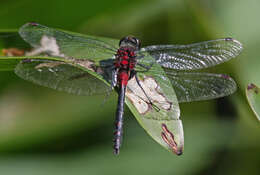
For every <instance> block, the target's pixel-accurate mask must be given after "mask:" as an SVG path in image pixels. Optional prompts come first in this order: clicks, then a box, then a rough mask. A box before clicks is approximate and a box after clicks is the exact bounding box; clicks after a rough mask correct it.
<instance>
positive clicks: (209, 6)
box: [0, 0, 260, 175]
mask: <svg viewBox="0 0 260 175" xmlns="http://www.w3.org/2000/svg"><path fill="white" fill-rule="evenodd" d="M259 7H260V1H259V0H247V1H244V0H228V1H227V0H215V1H213V0H211V1H210V0H113V1H108V0H96V1H87V0H74V1H64V0H44V1H42V0H39V1H33V0H2V1H1V2H0V30H2V29H3V30H4V29H17V28H19V27H20V26H21V25H23V24H24V23H26V22H30V21H35V22H38V23H41V24H43V25H47V26H50V27H56V28H62V29H65V30H70V31H74V32H80V33H86V34H91V35H100V36H106V37H114V38H121V37H123V36H125V35H129V34H131V35H135V36H136V37H138V38H140V39H141V41H142V43H143V45H151V44H169V43H172V44H188V43H192V42H199V41H204V40H210V39H217V38H223V37H233V38H236V39H237V40H239V41H240V42H242V43H243V45H244V50H243V52H242V54H241V55H240V56H239V57H237V58H235V59H233V60H232V61H229V62H228V63H225V64H223V65H219V66H216V67H214V68H211V69H209V70H207V71H208V72H217V73H228V74H230V75H231V76H232V77H233V78H234V79H235V80H236V82H237V83H238V91H237V92H236V93H235V94H233V95H232V96H229V97H225V98H221V99H218V100H211V101H204V102H196V103H195V102H194V103H186V104H181V105H180V107H181V119H182V121H183V125H184V134H185V149H184V154H183V155H182V156H180V157H177V156H175V155H173V154H172V153H170V152H168V151H167V150H165V149H163V148H162V147H161V146H160V145H158V144H157V143H156V142H155V141H153V140H152V139H151V138H150V137H149V136H148V135H147V134H146V133H145V131H144V130H143V129H142V128H141V127H140V126H139V125H138V123H137V121H136V120H135V118H134V117H133V116H132V114H131V113H130V112H129V110H128V109H126V113H125V125H124V126H125V132H124V143H123V147H122V149H121V154H120V155H119V156H118V157H116V156H114V155H113V154H112V132H113V129H114V128H113V127H114V125H113V123H114V115H115V108H116V94H115V93H114V94H112V96H111V97H110V98H109V99H108V101H107V102H106V103H105V104H104V105H102V103H103V101H104V96H90V97H89V96H87V97H86V96H73V95H68V94H66V93H62V92H57V91H54V90H51V89H48V88H44V87H40V86H37V85H34V84H31V83H29V82H26V81H24V80H21V79H19V78H18V77H17V76H16V75H15V74H14V73H13V72H0V174H3V175H13V174H19V175H23V174H24V175H30V174H32V175H43V174H44V175H45V174H50V175H52V174H53V175H56V174H64V175H66V174H76V175H80V174H124V175H127V174H142V175H146V174H178V175H181V174H195V175H196V174H200V175H204V174H205V175H206V174H222V175H223V174H229V175H232V174H234V175H235V174H236V175H240V174H241V175H242V174H250V175H252V174H256V175H259V174H260V166H259V165H260V149H259V147H260V127H259V122H258V121H257V119H256V118H255V116H254V115H253V112H252V111H251V110H250V108H249V105H248V103H247V101H246V98H245V92H244V91H245V87H246V85H247V84H248V83H251V82H253V83H255V84H256V85H260V77H259V75H260V69H259V68H260V58H259V57H260V52H259V45H260V23H259V15H260V11H259Z"/></svg>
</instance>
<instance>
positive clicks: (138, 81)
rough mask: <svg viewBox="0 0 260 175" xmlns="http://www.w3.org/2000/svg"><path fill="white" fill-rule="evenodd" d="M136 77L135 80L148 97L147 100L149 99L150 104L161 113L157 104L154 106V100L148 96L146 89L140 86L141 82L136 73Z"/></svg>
mask: <svg viewBox="0 0 260 175" xmlns="http://www.w3.org/2000/svg"><path fill="white" fill-rule="evenodd" d="M134 76H135V80H136V82H137V84H138V86H139V87H140V88H141V90H142V91H143V93H144V95H145V96H146V98H147V99H148V101H149V104H150V105H152V107H153V108H154V109H155V110H156V111H157V112H159V111H160V108H159V107H158V106H156V105H155V104H153V102H152V100H151V99H150V97H149V96H148V95H147V94H146V92H145V90H144V88H143V87H142V85H141V84H140V80H139V79H138V77H137V76H136V72H134Z"/></svg>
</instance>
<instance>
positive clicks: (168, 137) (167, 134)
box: [161, 123, 182, 156]
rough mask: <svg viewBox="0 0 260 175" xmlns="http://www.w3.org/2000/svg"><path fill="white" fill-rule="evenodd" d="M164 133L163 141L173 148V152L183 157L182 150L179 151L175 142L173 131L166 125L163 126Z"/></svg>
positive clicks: (162, 134)
mask: <svg viewBox="0 0 260 175" xmlns="http://www.w3.org/2000/svg"><path fill="white" fill-rule="evenodd" d="M162 130H163V131H162V132H161V136H162V139H163V141H164V142H165V143H166V144H167V145H168V146H169V147H170V148H171V150H172V152H173V153H175V154H176V155H178V156H180V155H182V149H179V150H178V146H177V143H176V142H175V140H174V135H173V133H172V132H171V131H169V130H168V128H167V126H166V124H164V123H163V124H162Z"/></svg>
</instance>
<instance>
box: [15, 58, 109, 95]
mask: <svg viewBox="0 0 260 175" xmlns="http://www.w3.org/2000/svg"><path fill="white" fill-rule="evenodd" d="M15 73H16V74H17V75H18V76H19V77H21V78H23V79H25V80H28V81H31V82H33V83H36V84H38V85H41V86H45V87H49V88H52V89H55V90H59V91H64V92H68V93H71V94H76V95H93V94H103V93H105V92H107V91H108V90H109V88H110V87H109V86H107V85H106V84H105V83H104V82H102V81H101V80H99V79H98V78H95V77H94V76H93V75H91V74H89V73H87V72H86V71H84V70H81V69H80V68H78V67H75V66H73V65H70V64H66V63H64V62H60V61H49V60H30V61H22V62H21V63H19V64H18V65H17V66H16V68H15Z"/></svg>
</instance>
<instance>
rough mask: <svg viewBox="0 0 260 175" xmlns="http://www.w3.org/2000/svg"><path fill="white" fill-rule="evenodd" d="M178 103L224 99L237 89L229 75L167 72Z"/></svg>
mask: <svg viewBox="0 0 260 175" xmlns="http://www.w3.org/2000/svg"><path fill="white" fill-rule="evenodd" d="M166 75H167V77H168V78H169V79H170V81H171V84H172V86H173V88H174V90H175V93H176V95H177V99H178V101H179V102H180V103H181V102H191V101H200V100H209V99H215V98H219V97H224V96H227V95H230V94H232V93H234V92H235V91H236V89H237V86H236V83H235V81H234V80H233V79H232V78H231V77H229V76H228V75H223V74H212V73H195V72H188V73H187V72H172V71H167V70H166Z"/></svg>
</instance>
